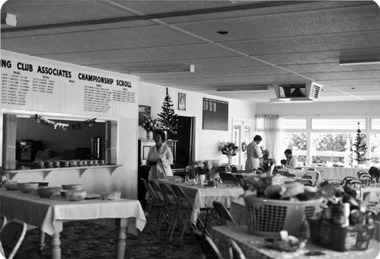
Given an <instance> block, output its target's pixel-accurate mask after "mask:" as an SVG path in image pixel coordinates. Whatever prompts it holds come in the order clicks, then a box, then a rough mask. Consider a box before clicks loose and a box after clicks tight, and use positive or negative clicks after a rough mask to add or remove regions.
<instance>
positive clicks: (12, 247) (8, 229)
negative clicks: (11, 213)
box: [0, 220, 27, 259]
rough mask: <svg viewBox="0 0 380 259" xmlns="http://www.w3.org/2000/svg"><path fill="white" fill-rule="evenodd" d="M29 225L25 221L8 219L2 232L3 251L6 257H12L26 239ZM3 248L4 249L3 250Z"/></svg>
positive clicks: (0, 234)
mask: <svg viewBox="0 0 380 259" xmlns="http://www.w3.org/2000/svg"><path fill="white" fill-rule="evenodd" d="M26 229H27V225H26V223H25V222H20V221H16V220H12V221H8V222H7V223H6V224H5V226H4V227H3V228H2V229H1V232H0V243H1V247H2V248H1V247H0V248H1V249H0V253H2V254H3V255H4V256H5V258H6V259H12V258H13V257H14V256H15V254H16V252H17V250H18V248H19V247H20V245H21V243H22V241H23V240H24V237H25V233H26ZM1 250H2V251H1Z"/></svg>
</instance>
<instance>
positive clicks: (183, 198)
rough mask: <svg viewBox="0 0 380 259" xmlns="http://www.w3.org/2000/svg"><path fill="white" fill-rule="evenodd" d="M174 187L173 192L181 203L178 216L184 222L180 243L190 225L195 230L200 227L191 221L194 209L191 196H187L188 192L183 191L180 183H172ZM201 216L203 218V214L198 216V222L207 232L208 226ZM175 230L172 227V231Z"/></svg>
mask: <svg viewBox="0 0 380 259" xmlns="http://www.w3.org/2000/svg"><path fill="white" fill-rule="evenodd" d="M172 189H173V192H174V193H175V195H176V197H177V201H178V203H179V211H178V212H179V214H178V216H179V217H178V219H179V220H180V222H181V223H182V231H181V235H180V238H179V244H180V243H181V241H182V238H183V235H184V233H185V231H186V230H187V226H188V225H190V227H191V228H192V229H193V231H195V230H198V227H197V225H196V224H194V223H193V222H192V221H191V213H192V210H193V204H192V203H191V202H190V200H189V198H188V197H187V195H186V193H185V192H184V191H183V189H182V187H180V186H178V185H172ZM201 213H204V212H202V211H201ZM200 218H201V215H199V217H198V223H199V225H200V226H201V227H202V228H203V230H204V232H205V231H207V230H206V226H205V224H204V223H203V222H202V220H201V219H200ZM175 226H176V224H175V225H174V227H175ZM173 230H174V228H173V229H172V231H173Z"/></svg>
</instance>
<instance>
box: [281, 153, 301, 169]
mask: <svg viewBox="0 0 380 259" xmlns="http://www.w3.org/2000/svg"><path fill="white" fill-rule="evenodd" d="M284 155H285V157H286V163H285V168H288V169H294V168H296V167H297V166H298V160H297V158H296V157H294V156H293V152H292V151H291V150H290V149H286V150H285V152H284Z"/></svg>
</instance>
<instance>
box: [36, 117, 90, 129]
mask: <svg viewBox="0 0 380 259" xmlns="http://www.w3.org/2000/svg"><path fill="white" fill-rule="evenodd" d="M32 118H34V119H35V120H36V121H37V122H38V123H40V124H42V125H45V126H48V127H50V128H53V129H55V130H62V131H70V130H81V129H83V128H85V127H91V126H93V125H94V124H95V121H96V118H93V119H90V120H86V121H84V122H81V123H62V122H55V121H52V120H49V119H46V118H44V117H42V116H40V115H38V114H35V115H34V116H33V117H32Z"/></svg>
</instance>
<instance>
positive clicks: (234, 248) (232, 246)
mask: <svg viewBox="0 0 380 259" xmlns="http://www.w3.org/2000/svg"><path fill="white" fill-rule="evenodd" d="M228 252H229V255H230V259H245V255H244V253H243V251H241V249H240V247H239V245H238V244H237V243H236V242H235V241H234V240H232V239H228Z"/></svg>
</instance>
